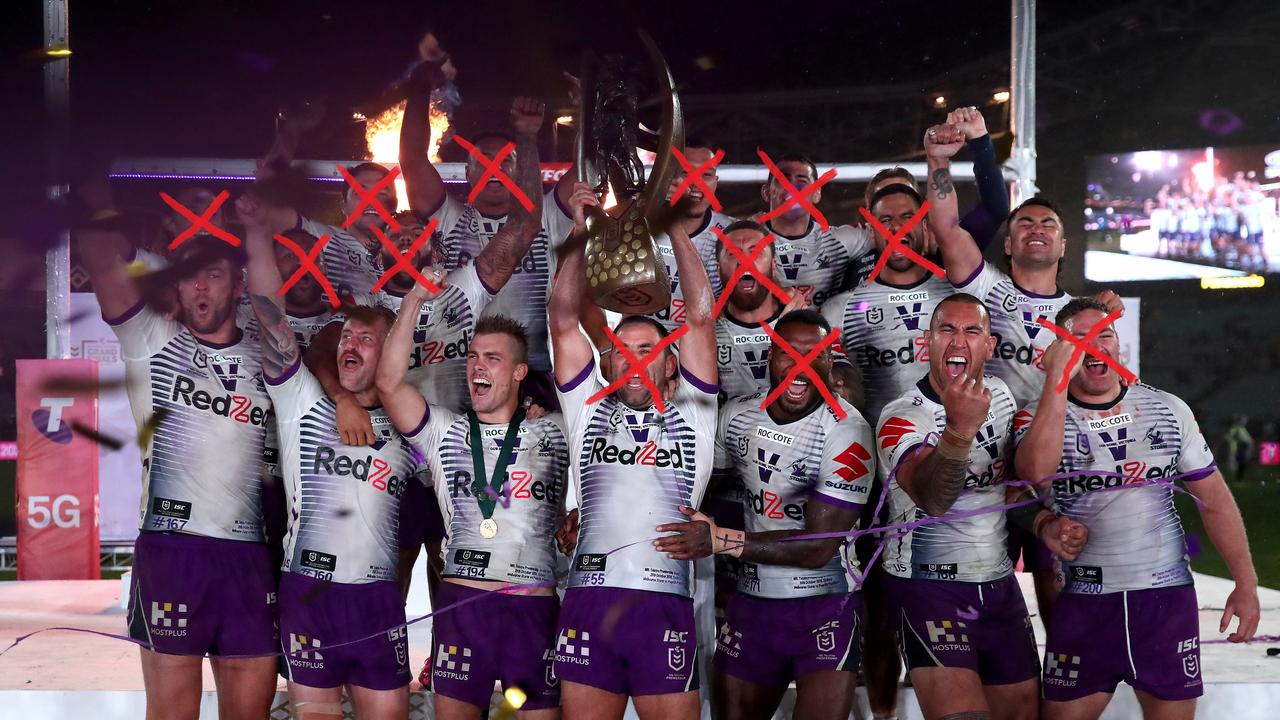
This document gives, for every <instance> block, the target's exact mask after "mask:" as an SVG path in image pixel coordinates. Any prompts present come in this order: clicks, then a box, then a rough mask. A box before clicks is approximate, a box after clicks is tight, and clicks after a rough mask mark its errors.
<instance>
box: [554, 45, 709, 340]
mask: <svg viewBox="0 0 1280 720" xmlns="http://www.w3.org/2000/svg"><path fill="white" fill-rule="evenodd" d="M640 40H641V42H643V43H644V46H645V50H647V51H648V54H649V59H650V61H651V62H652V63H653V68H654V71H655V73H656V76H657V77H656V80H657V93H658V95H659V100H660V102H661V104H662V124H661V126H660V128H659V131H658V133H657V136H656V147H655V148H654V150H655V152H656V153H657V158H656V159H655V160H654V163H653V171H652V172H651V173H649V177H648V179H647V180H646V178H645V176H644V165H643V164H642V163H641V162H640V157H639V155H638V154H637V153H636V146H637V144H638V143H637V136H638V135H639V134H640V133H641V132H643V131H642V130H641V129H640V128H639V124H638V122H637V119H636V109H637V105H638V100H637V97H636V96H637V90H636V88H635V87H634V86H633V84H632V83H631V82H630V81H629V78H628V73H627V68H626V65H625V61H624V60H623V58H622V56H620V55H606V56H604V57H602V58H595V57H591V56H588V57H587V58H586V59H585V60H584V62H583V73H582V97H581V105H580V106H579V108H578V120H579V122H578V137H577V141H576V143H575V155H576V158H575V160H576V163H575V165H576V169H577V172H578V177H579V178H580V179H581V180H582V182H585V183H587V184H588V185H590V186H591V187H592V188H593V189H594V190H595V193H596V196H597V197H599V198H600V199H601V201H602V202H603V200H604V197H605V195H606V193H608V192H609V190H612V191H613V195H614V198H615V199H616V201H617V204H616V205H615V206H614V207H612V208H610V209H609V210H608V211H605V210H603V209H601V208H595V207H588V208H587V211H588V212H587V215H586V224H587V232H588V234H587V247H586V261H587V288H588V291H589V292H590V294H591V297H592V299H593V300H594V301H595V303H596V304H597V305H599V306H600V307H602V308H604V309H606V310H613V311H615V312H619V313H623V314H625V315H630V314H648V313H653V312H656V311H658V310H661V309H663V308H665V307H667V306H668V305H669V304H670V303H671V281H670V279H669V278H668V277H667V268H666V265H665V264H664V263H663V262H662V259H661V258H659V257H658V253H657V245H656V243H655V242H654V235H655V234H656V233H661V232H662V230H663V229H664V228H665V227H666V224H667V222H668V221H669V220H670V218H671V213H670V212H669V208H667V207H666V205H667V191H668V190H669V189H670V185H671V179H672V177H673V176H674V175H675V172H676V166H675V161H674V158H672V156H671V148H672V147H676V148H679V149H680V150H681V151H683V150H684V113H683V112H681V109H680V98H679V96H678V95H677V94H676V88H675V82H674V81H673V80H672V78H671V71H670V69H668V67H667V61H666V60H665V59H663V57H662V53H660V52H658V48H657V46H656V45H654V43H653V40H652V39H651V38H650V37H649V36H648V35H647V34H645V33H644V32H643V31H640Z"/></svg>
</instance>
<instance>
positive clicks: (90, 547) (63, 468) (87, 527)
mask: <svg viewBox="0 0 1280 720" xmlns="http://www.w3.org/2000/svg"><path fill="white" fill-rule="evenodd" d="M17 381H18V382H17V389H18V404H17V420H18V579H19V580H95V579H97V578H98V577H100V567H101V566H100V564H99V559H98V443H97V442H95V441H94V440H93V439H91V437H92V436H93V435H94V434H96V433H97V428H98V393H97V385H98V364H97V363H96V362H95V361H93V360H19V361H18V376H17ZM73 428H75V429H74V430H73Z"/></svg>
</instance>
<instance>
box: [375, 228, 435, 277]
mask: <svg viewBox="0 0 1280 720" xmlns="http://www.w3.org/2000/svg"><path fill="white" fill-rule="evenodd" d="M436 223H437V220H436V218H431V222H429V223H427V226H426V227H425V228H423V230H422V234H421V235H419V236H418V239H417V240H414V241H413V244H412V245H410V246H409V249H408V250H407V251H406V252H405V253H404V254H401V253H400V249H399V248H397V247H396V246H395V243H393V242H391V241H390V240H388V239H387V236H386V235H384V234H383V233H382V230H380V229H378V228H376V227H375V228H374V229H373V234H374V235H376V236H377V237H378V242H380V243H382V247H383V248H384V249H385V250H386V251H387V252H389V253H391V256H392V257H394V258H395V259H396V262H395V264H394V265H392V266H391V267H389V268H387V271H386V272H384V273H382V277H380V278H378V282H376V283H374V284H373V291H374V292H378V291H379V290H381V289H382V286H383V285H385V284H387V281H388V280H390V279H391V278H393V277H395V276H396V273H398V272H400V271H401V270H403V271H404V272H407V273H409V276H410V277H412V278H413V279H414V281H416V282H417V283H418V284H419V285H421V286H422V287H424V288H426V289H427V290H430V291H431V292H432V293H433V294H436V295H438V294H440V288H439V287H437V286H436V284H435V283H433V282H431V281H430V280H428V279H426V278H425V277H423V275H422V273H421V272H418V268H416V267H414V266H413V258H414V257H416V256H417V254H418V251H419V250H421V249H422V246H423V245H424V244H426V242H427V240H429V239H430V238H431V233H433V232H435V231H436Z"/></svg>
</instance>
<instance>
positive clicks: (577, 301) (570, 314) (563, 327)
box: [547, 211, 593, 385]
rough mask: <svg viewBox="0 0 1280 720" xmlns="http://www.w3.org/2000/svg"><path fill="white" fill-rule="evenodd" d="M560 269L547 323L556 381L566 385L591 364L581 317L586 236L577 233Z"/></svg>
mask: <svg viewBox="0 0 1280 720" xmlns="http://www.w3.org/2000/svg"><path fill="white" fill-rule="evenodd" d="M580 214H581V213H580V212H579V211H575V215H580ZM561 251H562V252H561V256H560V267H559V269H558V270H557V271H556V277H555V281H554V283H553V284H552V286H551V298H550V300H549V301H548V302H547V324H548V326H549V328H550V330H551V350H552V353H554V356H555V359H556V361H555V363H554V366H555V367H554V370H555V376H556V382H557V383H559V384H561V385H564V384H566V383H568V382H569V381H570V380H573V379H574V378H575V377H577V376H578V373H580V372H582V369H583V368H585V367H586V366H587V363H589V362H591V359H592V357H593V355H592V353H591V342H590V341H589V340H587V336H586V335H585V334H583V332H582V328H581V327H579V324H578V317H579V315H580V314H581V311H582V307H583V296H584V295H585V294H586V289H587V261H586V257H585V253H586V241H585V237H584V236H583V235H582V234H581V233H579V232H578V231H577V230H575V231H574V236H573V237H571V238H570V239H569V241H568V242H567V243H565V245H564V247H563V248H562V249H561Z"/></svg>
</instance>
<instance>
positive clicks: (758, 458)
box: [657, 310, 875, 720]
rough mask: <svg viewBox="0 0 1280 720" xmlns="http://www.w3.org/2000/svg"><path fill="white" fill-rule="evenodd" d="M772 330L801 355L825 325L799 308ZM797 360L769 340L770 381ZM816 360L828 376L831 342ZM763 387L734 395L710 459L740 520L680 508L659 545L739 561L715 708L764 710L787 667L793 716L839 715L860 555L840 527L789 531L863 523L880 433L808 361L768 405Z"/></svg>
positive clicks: (854, 644) (850, 659)
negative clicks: (737, 490) (741, 488)
mask: <svg viewBox="0 0 1280 720" xmlns="http://www.w3.org/2000/svg"><path fill="white" fill-rule="evenodd" d="M777 331H778V334H779V335H780V336H781V337H782V338H783V339H784V340H786V341H787V342H788V343H789V344H790V345H791V346H792V347H793V348H794V349H795V350H796V351H797V352H799V353H800V354H801V355H807V354H808V353H809V352H810V351H811V350H812V349H813V348H814V347H815V346H817V345H818V344H819V343H820V342H822V340H823V338H825V337H826V336H827V334H829V333H830V332H831V327H830V325H828V324H827V322H826V320H824V319H823V318H822V316H821V315H819V314H818V313H817V312H815V311H813V310H797V311H794V312H790V313H787V314H786V315H784V316H783V317H782V318H781V319H780V320H779V321H778V325H777ZM795 364H796V361H795V359H794V358H792V357H791V355H789V354H788V353H786V352H783V351H782V350H781V349H778V348H773V350H772V351H771V352H770V353H769V380H770V390H774V389H776V388H777V387H778V386H779V385H780V384H782V382H783V381H784V380H785V379H786V376H787V374H788V373H789V372H790V371H791V370H792V368H794V367H795ZM811 367H812V368H813V369H814V371H815V372H816V373H817V374H818V376H819V377H820V378H821V382H823V383H824V384H826V385H827V386H828V387H830V380H829V374H830V369H831V351H830V350H829V349H828V350H825V351H823V352H822V353H821V354H820V355H819V356H818V357H817V359H816V360H815V361H814V362H813V364H812V365H811ZM766 395H767V393H766V392H764V391H761V392H758V393H756V394H754V395H750V396H747V397H740V398H737V399H734V400H730V401H729V403H728V404H727V405H725V407H724V409H723V410H722V411H721V415H720V423H719V428H718V431H717V437H716V459H715V468H716V471H717V472H728V473H733V474H734V475H736V476H737V477H738V478H739V479H740V481H741V482H742V483H743V484H744V485H745V494H744V498H743V502H744V512H745V514H746V518H747V523H746V531H745V532H744V531H743V530H732V529H727V528H721V527H718V526H717V525H716V524H715V523H714V522H712V521H711V519H710V518H708V517H707V516H706V515H703V514H702V513H698V512H694V511H693V510H691V509H689V508H684V509H683V511H682V512H684V513H685V514H686V515H688V516H690V518H691V521H690V522H687V523H677V524H667V525H661V526H659V527H658V530H659V531H660V532H668V531H674V532H677V533H679V534H678V535H673V536H667V537H663V538H661V539H659V541H658V544H657V547H658V550H659V551H662V552H667V553H669V554H670V555H671V557H673V558H675V559H685V558H697V557H703V556H705V555H706V554H709V553H712V552H715V553H726V554H728V555H730V556H733V557H736V558H738V559H739V560H740V561H741V569H740V571H739V574H738V594H737V595H735V596H733V597H732V598H731V599H730V600H729V604H728V608H727V611H726V618H725V623H724V625H723V626H722V627H721V628H720V633H719V638H720V639H719V645H718V647H717V649H716V670H717V672H716V674H715V680H714V689H715V698H716V700H715V703H714V704H713V706H714V707H715V713H716V716H717V717H721V718H761V719H762V720H765V719H767V718H771V717H773V714H774V711H775V710H777V708H778V704H779V702H780V701H781V700H782V695H783V693H784V692H785V691H786V689H787V686H788V684H789V683H791V682H792V681H793V680H794V681H795V682H796V705H795V710H794V714H795V716H796V717H803V718H832V719H833V720H834V719H836V718H839V719H841V720H843V719H844V718H848V717H849V713H850V712H851V711H852V709H853V702H854V689H855V687H856V683H855V682H854V679H855V675H854V673H855V672H856V671H857V669H858V664H859V659H860V657H861V654H862V652H861V646H862V641H861V631H860V625H859V622H858V612H859V605H860V602H859V597H858V595H857V594H854V593H852V589H853V575H854V574H855V573H856V570H857V560H856V559H855V558H853V557H852V556H851V554H849V553H846V552H845V550H844V548H845V547H847V546H846V545H845V544H844V542H843V540H842V538H840V537H833V538H822V539H814V540H789V539H790V538H793V537H795V536H797V535H803V534H806V533H841V532H847V531H850V530H852V529H854V528H856V527H857V525H858V518H859V516H860V515H861V513H862V507H863V505H864V504H866V502H867V497H868V492H869V489H870V486H871V479H872V477H874V468H875V460H874V459H873V456H872V453H871V450H870V449H871V448H874V447H875V445H874V442H873V440H874V438H873V437H872V430H871V426H870V425H868V424H867V422H866V421H865V420H863V418H862V416H861V415H859V414H858V411H857V410H855V409H854V408H853V406H851V405H849V404H848V403H846V402H844V401H843V400H837V401H836V402H837V403H838V405H839V407H840V409H841V410H842V411H843V413H844V417H843V418H841V417H840V416H839V415H838V414H837V412H836V410H835V409H833V408H832V407H831V406H829V405H828V404H827V403H826V402H825V401H824V400H823V397H822V395H821V393H820V392H819V391H818V389H817V388H816V387H815V385H814V382H813V381H812V380H811V379H810V378H809V377H808V376H807V375H805V374H803V373H802V374H801V375H799V376H798V377H797V379H796V380H794V381H792V382H790V383H789V384H788V386H787V388H786V390H785V391H784V392H783V393H782V394H781V395H779V396H778V399H777V400H776V401H775V402H774V403H772V404H770V405H769V407H768V408H767V409H764V410H762V409H761V408H760V405H761V402H762V401H763V399H764V398H765V397H766ZM704 523H708V524H709V527H708V526H707V525H704ZM708 533H709V534H710V536H711V539H712V542H711V543H710V544H708V543H707V542H706V538H705V535H706V534H708Z"/></svg>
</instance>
